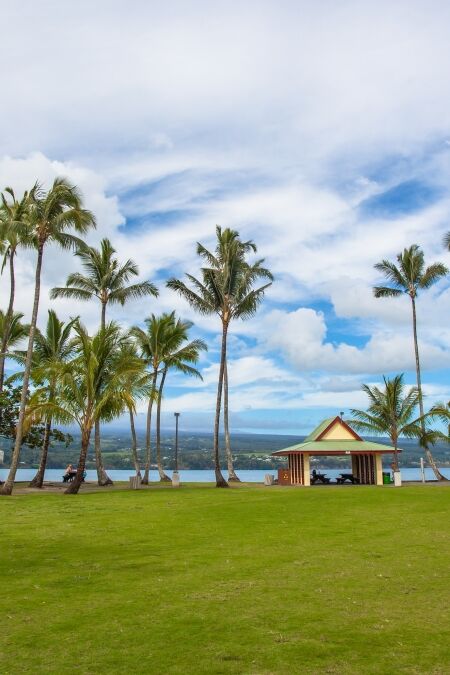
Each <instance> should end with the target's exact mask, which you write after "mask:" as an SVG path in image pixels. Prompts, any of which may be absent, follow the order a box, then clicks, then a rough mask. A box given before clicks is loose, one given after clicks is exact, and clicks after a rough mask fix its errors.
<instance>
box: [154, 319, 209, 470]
mask: <svg viewBox="0 0 450 675" xmlns="http://www.w3.org/2000/svg"><path fill="white" fill-rule="evenodd" d="M171 319H172V322H171V325H170V326H169V329H168V330H167V331H165V333H164V337H165V344H164V345H163V348H162V353H163V361H164V366H163V369H162V373H161V380H160V383H159V388H158V398H157V411H156V460H157V464H158V472H159V477H160V480H161V481H169V480H170V478H169V477H168V476H167V474H166V473H165V472H164V469H163V466H162V460H161V401H162V397H163V391H164V385H165V382H166V377H167V373H168V372H169V370H177V371H179V372H180V373H183V374H184V375H190V376H193V377H199V378H200V379H203V378H202V376H201V374H200V373H199V371H198V370H197V369H196V368H194V367H193V366H192V364H194V363H197V362H198V360H199V357H200V352H201V351H206V350H207V349H208V348H207V346H206V344H205V342H204V341H203V340H199V339H196V340H191V342H188V343H187V344H185V343H186V342H187V340H188V339H189V338H188V331H189V329H190V328H191V327H192V325H193V324H192V322H191V321H182V320H181V319H175V313H174V312H173V313H172V314H171Z"/></svg>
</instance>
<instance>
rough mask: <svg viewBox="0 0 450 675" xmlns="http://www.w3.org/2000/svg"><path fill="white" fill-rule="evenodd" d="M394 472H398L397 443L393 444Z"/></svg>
mask: <svg viewBox="0 0 450 675" xmlns="http://www.w3.org/2000/svg"><path fill="white" fill-rule="evenodd" d="M393 464H394V471H399V465H398V448H397V442H395V443H394V462H393Z"/></svg>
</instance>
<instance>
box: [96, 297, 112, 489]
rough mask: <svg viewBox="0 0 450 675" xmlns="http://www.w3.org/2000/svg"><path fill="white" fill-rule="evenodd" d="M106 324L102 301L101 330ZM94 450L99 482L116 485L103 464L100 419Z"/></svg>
mask: <svg viewBox="0 0 450 675" xmlns="http://www.w3.org/2000/svg"><path fill="white" fill-rule="evenodd" d="M105 326H106V302H103V301H102V312H101V317H100V328H101V330H105ZM94 450H95V467H96V469H97V482H98V484H99V485H100V486H102V487H105V486H106V485H114V483H113V482H112V480H111V478H110V477H109V476H108V474H107V473H106V471H105V467H104V466H103V457H102V446H101V439H100V420H96V421H95V430H94Z"/></svg>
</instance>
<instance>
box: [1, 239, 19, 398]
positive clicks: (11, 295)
mask: <svg viewBox="0 0 450 675" xmlns="http://www.w3.org/2000/svg"><path fill="white" fill-rule="evenodd" d="M14 255H15V252H14V249H11V251H10V253H9V277H10V291H9V305H8V309H7V311H6V316H5V324H4V330H3V338H2V346H1V347H0V349H1V352H0V392H2V391H3V382H4V379H5V361H6V350H7V347H8V339H9V329H10V326H11V319H12V316H13V311H14V296H15V288H16V280H15V274H14Z"/></svg>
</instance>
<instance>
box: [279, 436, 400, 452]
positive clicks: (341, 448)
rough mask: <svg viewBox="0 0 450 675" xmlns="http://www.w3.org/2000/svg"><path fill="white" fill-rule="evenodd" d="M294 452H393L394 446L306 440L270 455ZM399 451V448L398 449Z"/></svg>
mask: <svg viewBox="0 0 450 675" xmlns="http://www.w3.org/2000/svg"><path fill="white" fill-rule="evenodd" d="M296 452H307V453H309V454H310V455H314V454H315V453H316V452H317V453H320V454H322V453H330V454H333V453H336V454H338V453H339V454H340V453H347V452H349V453H350V454H351V453H352V452H356V453H361V452H386V453H392V452H394V448H393V447H392V446H390V445H385V444H384V443H375V442H373V441H356V440H355V441H352V440H350V439H349V440H345V441H307V440H305V441H304V442H303V443H297V445H291V446H289V447H288V448H283V449H282V450H277V452H272V455H275V456H277V455H278V456H283V455H289V454H292V453H296ZM399 452H400V450H399Z"/></svg>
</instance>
